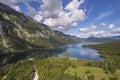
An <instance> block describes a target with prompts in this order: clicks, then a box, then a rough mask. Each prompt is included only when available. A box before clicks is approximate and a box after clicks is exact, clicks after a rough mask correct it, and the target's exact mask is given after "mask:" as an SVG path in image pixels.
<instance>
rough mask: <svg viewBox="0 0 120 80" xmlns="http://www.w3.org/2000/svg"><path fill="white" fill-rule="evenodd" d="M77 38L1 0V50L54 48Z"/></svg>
mask: <svg viewBox="0 0 120 80" xmlns="http://www.w3.org/2000/svg"><path fill="white" fill-rule="evenodd" d="M76 41H77V38H76V37H74V36H69V35H65V34H64V33H62V32H58V31H53V30H51V29H50V28H49V27H48V26H46V25H44V24H40V23H38V22H37V21H35V20H33V19H32V18H30V17H28V16H25V15H24V14H22V13H19V12H17V11H15V10H14V9H12V8H10V7H9V6H7V5H5V4H3V3H1V2H0V52H1V53H2V52H20V51H24V50H29V49H34V48H41V49H52V48H55V47H58V46H62V45H66V44H70V43H75V42H76Z"/></svg>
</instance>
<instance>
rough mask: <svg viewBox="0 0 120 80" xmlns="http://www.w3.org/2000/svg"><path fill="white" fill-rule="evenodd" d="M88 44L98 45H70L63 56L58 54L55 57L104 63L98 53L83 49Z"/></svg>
mask: <svg viewBox="0 0 120 80" xmlns="http://www.w3.org/2000/svg"><path fill="white" fill-rule="evenodd" d="M87 44H96V43H80V44H74V45H69V46H68V47H67V49H66V50H65V51H64V52H62V53H61V54H56V55H54V57H57V58H60V57H70V58H76V59H86V60H94V61H102V60H103V58H102V57H100V56H99V55H98V54H97V51H96V50H94V49H90V48H85V47H82V46H83V45H87Z"/></svg>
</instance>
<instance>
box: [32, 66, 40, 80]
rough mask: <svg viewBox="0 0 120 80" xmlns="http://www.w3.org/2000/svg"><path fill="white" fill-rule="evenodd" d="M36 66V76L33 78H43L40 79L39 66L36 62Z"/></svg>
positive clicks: (36, 79) (38, 79)
mask: <svg viewBox="0 0 120 80" xmlns="http://www.w3.org/2000/svg"><path fill="white" fill-rule="evenodd" d="M34 68H35V76H34V79H33V80H41V79H40V72H39V68H38V66H37V65H36V64H34Z"/></svg>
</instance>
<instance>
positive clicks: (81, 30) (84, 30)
mask: <svg viewBox="0 0 120 80" xmlns="http://www.w3.org/2000/svg"><path fill="white" fill-rule="evenodd" d="M79 31H80V32H84V33H87V32H89V28H80V29H79Z"/></svg>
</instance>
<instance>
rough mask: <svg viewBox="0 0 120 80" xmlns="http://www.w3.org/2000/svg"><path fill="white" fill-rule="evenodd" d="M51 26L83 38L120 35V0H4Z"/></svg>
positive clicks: (14, 7)
mask: <svg viewBox="0 0 120 80" xmlns="http://www.w3.org/2000/svg"><path fill="white" fill-rule="evenodd" d="M0 2H2V3H5V4H7V5H9V6H10V7H12V8H13V9H15V10H16V11H19V12H21V13H24V14H25V15H27V16H30V17H31V18H33V19H35V20H36V21H38V22H40V23H43V24H46V25H48V26H49V27H50V28H51V29H53V30H57V31H62V32H64V33H66V34H70V35H75V36H77V37H80V38H88V37H110V36H120V0H0Z"/></svg>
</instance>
